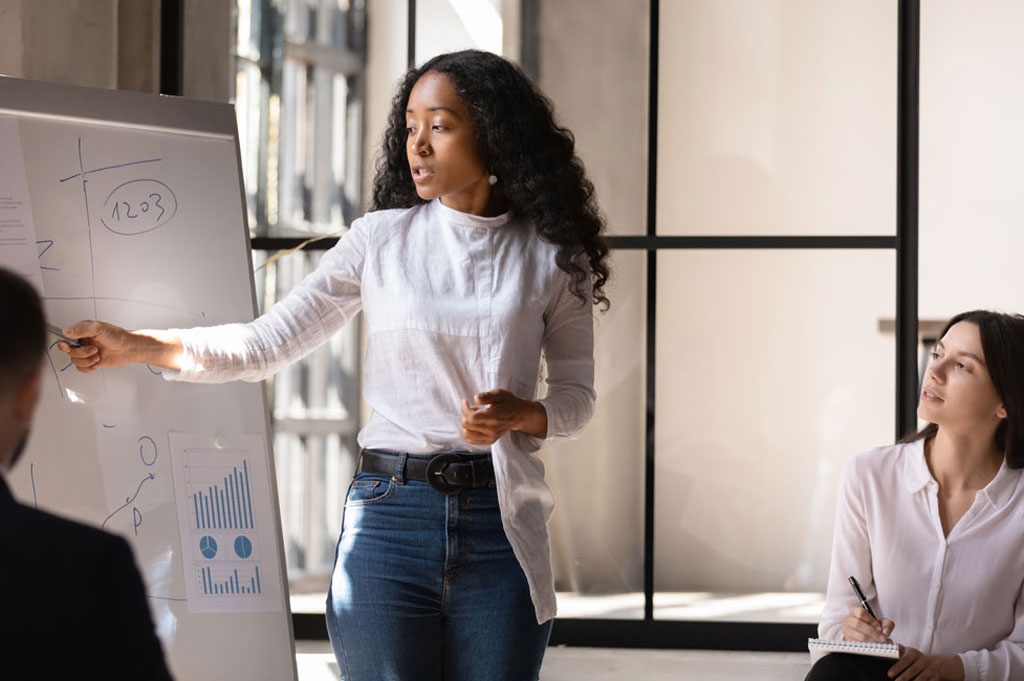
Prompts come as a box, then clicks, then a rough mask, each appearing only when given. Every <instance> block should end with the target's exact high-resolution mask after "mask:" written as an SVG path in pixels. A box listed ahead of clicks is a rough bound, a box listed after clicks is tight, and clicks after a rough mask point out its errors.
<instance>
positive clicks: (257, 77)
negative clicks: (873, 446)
mask: <svg viewBox="0 0 1024 681" xmlns="http://www.w3.org/2000/svg"><path fill="white" fill-rule="evenodd" d="M235 16H236V56H235V63H236V79H235V103H236V109H237V112H238V125H239V139H240V143H241V151H242V165H243V170H244V176H245V181H246V198H247V202H248V213H249V225H250V231H251V233H252V235H253V237H254V238H253V246H254V250H253V257H254V262H255V265H256V266H257V267H258V268H259V269H258V270H257V282H256V285H257V293H258V297H259V301H260V307H261V309H263V310H265V309H268V308H269V307H270V306H271V305H273V304H274V303H275V302H277V300H279V299H280V298H281V297H283V296H284V295H286V294H287V293H288V291H290V290H291V289H292V288H293V287H294V286H295V285H296V284H297V283H298V282H299V281H301V280H302V278H303V277H304V276H305V275H306V274H308V273H309V272H310V271H312V269H313V268H314V267H315V266H316V264H317V262H318V261H319V259H320V256H321V255H322V251H321V250H317V249H313V250H310V251H300V252H297V253H292V254H288V255H284V256H283V257H281V258H280V259H277V260H275V261H274V262H270V263H269V264H268V262H267V261H268V258H271V257H273V256H274V255H277V254H281V253H282V249H285V248H288V247H291V246H293V245H294V244H295V243H296V242H301V241H304V240H306V239H310V238H316V237H321V236H330V235H332V234H337V233H339V232H340V231H343V230H344V229H345V228H346V227H347V225H348V224H349V223H350V222H351V221H352V220H353V219H354V218H356V217H358V216H359V215H360V214H361V212H362V205H361V195H362V160H361V159H362V150H363V136H362V123H363V122H362V111H363V73H364V62H365V49H364V33H365V31H364V25H365V24H364V22H365V12H364V11H363V8H362V3H361V2H358V1H356V0H353V1H352V2H348V1H347V0H277V1H276V2H272V1H271V0H237V4H236V14H235ZM332 242H333V241H332ZM359 339H360V336H359V325H358V322H356V323H352V324H349V325H348V326H346V327H345V328H344V329H343V330H342V331H341V333H339V334H338V335H336V336H335V337H334V338H333V339H332V340H331V341H330V342H329V343H328V344H327V345H326V346H324V347H323V348H321V349H320V350H318V351H316V352H315V353H313V354H312V355H311V356H309V357H308V358H306V359H305V360H303V361H302V362H300V363H297V364H295V365H294V366H292V367H289V368H287V369H285V370H284V371H282V372H281V373H279V374H277V375H276V376H275V377H274V378H273V379H272V380H271V381H270V382H269V383H268V389H269V394H270V402H271V409H272V423H273V429H274V454H275V460H276V465H277V481H278V491H279V494H280V503H281V521H282V526H283V531H284V546H285V553H286V559H287V565H288V575H289V580H290V582H291V589H292V593H293V594H295V595H296V596H297V597H296V598H294V599H293V608H294V609H295V610H297V611H303V610H307V609H313V610H314V611H315V610H316V609H317V608H319V609H320V611H321V612H322V609H323V604H322V594H323V593H324V592H326V589H327V583H328V579H329V575H330V570H331V566H332V562H333V559H334V547H335V542H336V541H337V538H338V533H339V531H340V527H341V511H342V507H343V505H344V501H345V499H344V497H345V490H346V488H347V486H348V480H349V479H351V476H352V472H353V468H354V464H355V459H356V455H357V453H358V448H357V445H356V441H355V436H356V433H357V431H358V426H359V344H360V340H359ZM307 593H311V594H314V595H313V596H312V602H311V603H309V604H307V603H306V602H305V601H304V600H303V598H302V595H303V594H307Z"/></svg>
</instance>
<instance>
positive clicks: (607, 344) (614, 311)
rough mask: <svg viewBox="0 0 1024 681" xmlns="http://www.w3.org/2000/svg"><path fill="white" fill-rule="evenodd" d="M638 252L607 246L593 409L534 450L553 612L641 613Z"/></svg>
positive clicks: (642, 311) (642, 306)
mask: <svg viewBox="0 0 1024 681" xmlns="http://www.w3.org/2000/svg"><path fill="white" fill-rule="evenodd" d="M646 257H647V256H646V253H643V252H636V251H632V252H631V251H615V252H614V253H613V262H612V267H613V277H612V280H611V282H612V283H611V284H610V286H609V288H608V291H607V293H608V297H609V298H610V299H611V308H610V309H609V311H608V312H607V313H604V314H601V313H597V316H596V317H595V326H594V329H595V347H596V350H595V371H596V375H595V386H594V387H595V390H596V391H597V407H596V411H595V414H594V419H593V420H592V421H591V422H590V425H589V426H588V427H587V429H586V430H585V431H584V432H583V435H582V436H581V437H580V438H579V439H578V440H573V441H569V442H564V443H561V444H559V445H558V447H557V448H555V449H553V450H550V451H545V452H544V455H543V456H544V461H545V465H546V467H547V473H546V477H547V480H548V483H549V484H550V485H551V488H552V490H554V493H555V500H556V503H555V514H554V516H553V517H552V519H551V522H550V523H548V529H549V531H550V533H551V557H552V564H553V566H554V570H555V589H556V591H557V593H558V614H559V616H560V617H590V618H601V617H611V618H618V619H621V618H642V617H643V613H644V594H643V588H644V587H643V567H644V566H643V561H644V543H643V535H644V414H645V408H644V390H645V387H644V386H645V383H644V368H645V365H646V355H645V344H646V340H645V337H644V331H643V329H644V325H645V317H646V309H647V308H646V305H647V302H646V301H647V295H646V289H647V283H646V282H647V272H646V270H647V268H646V264H645V263H646Z"/></svg>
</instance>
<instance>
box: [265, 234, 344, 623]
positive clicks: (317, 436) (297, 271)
mask: <svg viewBox="0 0 1024 681" xmlns="http://www.w3.org/2000/svg"><path fill="white" fill-rule="evenodd" d="M322 255H323V252H322V251H319V252H304V251H300V252H298V253H293V254H291V255H288V256H285V257H283V258H280V259H278V260H277V261H275V262H273V263H271V264H269V265H265V262H266V257H265V256H266V254H265V253H260V252H254V254H253V262H254V266H255V267H257V268H259V269H257V270H256V291H257V299H258V302H259V305H260V310H261V311H265V310H267V309H269V308H270V307H271V306H272V305H273V304H274V303H276V302H277V301H278V300H279V299H280V298H282V297H283V296H285V295H287V293H288V292H289V291H291V289H292V288H294V287H295V285H296V284H297V283H298V282H299V281H301V280H302V278H303V277H305V276H306V274H308V273H309V272H311V271H312V270H313V269H314V268H315V267H316V264H317V263H318V262H319V260H320V258H321V257H322ZM360 337H361V336H360V331H359V323H358V318H357V320H353V321H352V322H350V323H349V324H348V325H347V326H345V327H344V328H342V330H341V331H340V332H338V333H337V334H335V335H334V337H332V338H331V340H330V341H328V343H327V344H326V345H324V346H323V347H321V348H320V349H318V350H316V351H315V352H313V353H312V354H311V355H309V356H308V357H306V358H305V359H303V360H302V361H301V362H298V363H296V364H293V365H291V366H289V367H287V368H285V369H283V370H282V371H280V372H279V373H277V374H276V375H275V376H274V377H272V378H271V379H270V380H269V381H268V392H269V396H270V408H271V415H272V425H273V430H274V434H275V435H274V456H275V463H276V468H277V475H278V480H277V483H278V494H279V496H280V505H281V524H282V530H283V532H284V538H285V557H286V561H287V566H288V576H289V583H290V587H291V594H292V606H293V609H294V610H296V611H298V612H321V613H322V612H323V601H324V594H325V593H326V591H327V584H328V581H329V579H330V572H331V567H332V564H333V560H334V548H335V544H336V543H337V541H338V534H339V532H340V531H341V524H340V523H341V514H342V509H343V507H344V503H345V491H346V489H347V488H348V484H349V481H350V480H351V479H352V475H353V473H354V469H355V461H356V457H357V455H358V453H359V448H358V444H357V443H356V433H357V430H358V427H359V356H360V354H359V353H360Z"/></svg>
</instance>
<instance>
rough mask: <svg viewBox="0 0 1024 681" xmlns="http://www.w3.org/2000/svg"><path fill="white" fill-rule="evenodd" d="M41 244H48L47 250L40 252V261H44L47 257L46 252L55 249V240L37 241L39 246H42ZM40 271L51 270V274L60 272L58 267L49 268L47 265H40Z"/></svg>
mask: <svg viewBox="0 0 1024 681" xmlns="http://www.w3.org/2000/svg"><path fill="white" fill-rule="evenodd" d="M41 244H46V248H44V249H43V250H41V251H39V259H40V260H42V259H43V256H44V255H46V252H47V251H48V250H50V249H51V248H53V240H52V239H43V240H42V241H37V242H36V245H37V246H38V245H41ZM39 269H41V270H49V271H51V272H60V268H57V267H47V266H46V265H40V266H39Z"/></svg>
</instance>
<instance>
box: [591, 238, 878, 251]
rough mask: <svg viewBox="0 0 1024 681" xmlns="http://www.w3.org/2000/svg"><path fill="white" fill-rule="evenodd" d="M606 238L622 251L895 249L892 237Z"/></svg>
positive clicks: (613, 246)
mask: <svg viewBox="0 0 1024 681" xmlns="http://www.w3.org/2000/svg"><path fill="white" fill-rule="evenodd" d="M605 239H606V240H607V241H608V245H610V246H611V247H612V248H615V249H624V250H638V249H639V250H644V249H648V250H672V249H687V250H699V249H708V248H749V249H779V248H784V249H793V250H799V249H808V248H821V249H870V248H890V249H891V248H896V237H895V236H608V237H605Z"/></svg>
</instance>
